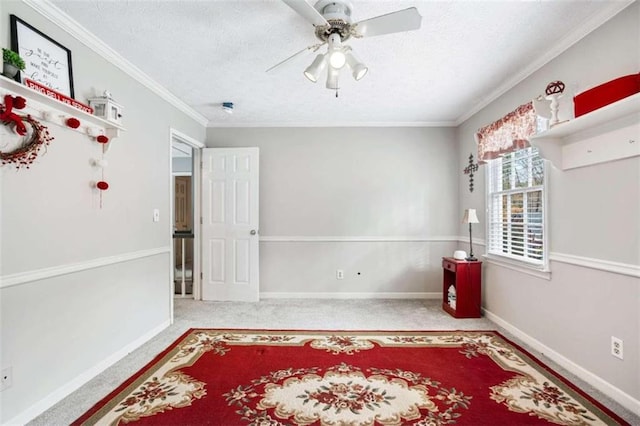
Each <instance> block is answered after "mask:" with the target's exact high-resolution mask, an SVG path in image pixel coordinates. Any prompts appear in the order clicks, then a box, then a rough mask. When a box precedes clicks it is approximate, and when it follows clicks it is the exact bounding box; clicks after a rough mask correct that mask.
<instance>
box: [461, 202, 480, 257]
mask: <svg viewBox="0 0 640 426" xmlns="http://www.w3.org/2000/svg"><path fill="white" fill-rule="evenodd" d="M462 223H468V224H469V257H467V258H466V259H465V260H467V261H470V262H471V261H476V260H478V259H476V258H475V257H474V256H473V239H472V237H471V224H472V223H480V221H479V220H478V216H477V215H476V209H466V210H465V211H464V217H463V218H462Z"/></svg>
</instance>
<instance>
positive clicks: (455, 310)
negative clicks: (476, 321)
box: [442, 257, 482, 318]
mask: <svg viewBox="0 0 640 426" xmlns="http://www.w3.org/2000/svg"><path fill="white" fill-rule="evenodd" d="M442 270H443V272H442V273H443V276H442V309H444V310H445V311H447V312H448V313H449V315H451V316H453V317H455V318H480V317H481V316H482V312H481V310H480V307H481V304H482V296H481V290H482V287H481V286H482V262H480V261H477V260H476V261H466V260H457V259H454V258H452V257H443V258H442ZM452 286H453V288H454V289H455V302H453V301H451V300H450V297H449V288H450V287H452Z"/></svg>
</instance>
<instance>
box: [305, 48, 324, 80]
mask: <svg viewBox="0 0 640 426" xmlns="http://www.w3.org/2000/svg"><path fill="white" fill-rule="evenodd" d="M326 56H327V55H326V54H321V55H318V56H316V59H314V60H313V62H312V63H311V65H309V66H308V67H307V69H306V70H304V76H305V77H307V78H308V79H309V81H311V82H313V83H315V82H317V81H318V78H319V77H320V73H321V72H322V71H323V70H324V69H325V68H326V66H327V60H326Z"/></svg>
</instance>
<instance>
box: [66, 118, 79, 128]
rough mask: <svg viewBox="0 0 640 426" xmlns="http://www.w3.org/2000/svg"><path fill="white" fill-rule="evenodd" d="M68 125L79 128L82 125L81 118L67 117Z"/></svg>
mask: <svg viewBox="0 0 640 426" xmlns="http://www.w3.org/2000/svg"><path fill="white" fill-rule="evenodd" d="M67 126H69V127H71V128H72V129H77V128H78V127H80V120H78V119H77V118H74V117H71V118H67Z"/></svg>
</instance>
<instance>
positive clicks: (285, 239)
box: [260, 235, 459, 243]
mask: <svg viewBox="0 0 640 426" xmlns="http://www.w3.org/2000/svg"><path fill="white" fill-rule="evenodd" d="M458 239H459V237H457V236H434V237H429V236H415V237H413V236H402V235H389V236H320V235H308V236H307V235H293V236H286V235H285V236H283V235H265V236H260V242H261V243H262V242H265V243H298V242H303V243H343V242H346V243H350V242H365V243H371V242H426V243H439V242H455V241H458Z"/></svg>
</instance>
